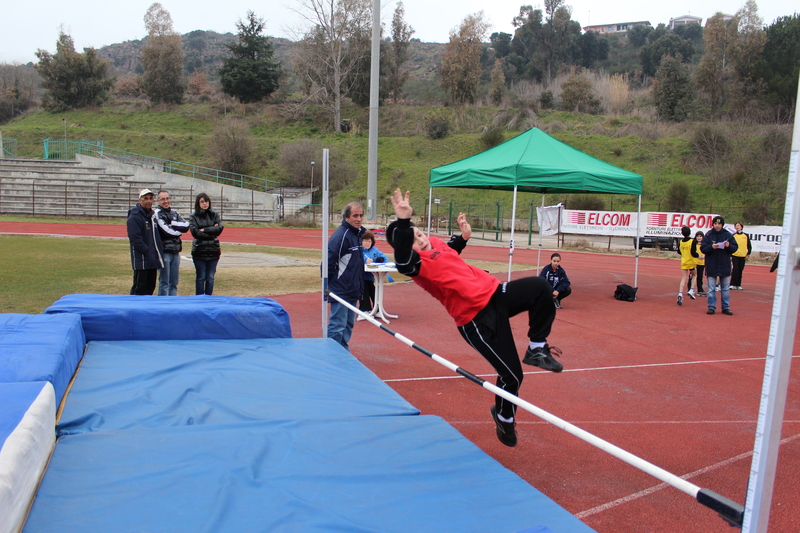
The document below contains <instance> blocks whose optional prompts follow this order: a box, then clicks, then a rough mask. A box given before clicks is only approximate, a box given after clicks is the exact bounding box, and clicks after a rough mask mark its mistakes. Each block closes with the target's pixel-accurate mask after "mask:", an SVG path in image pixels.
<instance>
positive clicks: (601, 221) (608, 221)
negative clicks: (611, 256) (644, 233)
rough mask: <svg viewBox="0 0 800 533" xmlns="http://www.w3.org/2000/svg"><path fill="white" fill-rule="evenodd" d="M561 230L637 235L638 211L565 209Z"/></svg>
mask: <svg viewBox="0 0 800 533" xmlns="http://www.w3.org/2000/svg"><path fill="white" fill-rule="evenodd" d="M561 232H562V233H580V234H584V235H613V236H617V237H635V236H636V213H630V212H620V211H584V210H582V209H564V210H563V211H562V216H561Z"/></svg>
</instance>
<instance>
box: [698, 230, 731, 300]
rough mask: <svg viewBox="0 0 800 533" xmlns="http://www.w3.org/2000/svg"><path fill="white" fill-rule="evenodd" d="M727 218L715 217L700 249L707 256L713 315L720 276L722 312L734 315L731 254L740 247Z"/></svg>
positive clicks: (709, 294) (709, 295) (709, 292)
mask: <svg viewBox="0 0 800 533" xmlns="http://www.w3.org/2000/svg"><path fill="white" fill-rule="evenodd" d="M724 225H725V219H724V218H722V217H721V216H716V217H714V220H713V224H712V227H711V229H710V230H708V231H707V232H706V235H705V237H703V242H702V244H701V245H700V251H701V252H702V253H704V254H705V256H706V277H707V281H708V312H707V314H709V315H713V314H714V313H715V312H716V309H717V291H716V287H717V277H719V285H720V287H721V290H720V291H719V293H720V297H721V298H722V314H723V315H732V314H733V311H731V296H730V284H731V254H732V253H734V252H735V251H736V250H738V249H739V245H738V244H737V243H736V239H734V238H733V235H731V232H730V231H728V230H726V229H725V228H724V227H723V226H724Z"/></svg>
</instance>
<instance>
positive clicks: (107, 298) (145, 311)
mask: <svg viewBox="0 0 800 533" xmlns="http://www.w3.org/2000/svg"><path fill="white" fill-rule="evenodd" d="M44 312H45V313H46V314H57V313H78V314H80V315H81V317H82V318H83V330H84V332H85V334H86V340H87V342H88V341H94V340H103V341H124V340H149V339H156V338H158V339H163V340H192V339H262V338H277V337H285V338H290V337H291V336H292V328H291V325H290V323H289V314H288V313H287V312H286V310H285V309H284V308H283V306H281V305H280V304H279V303H278V302H276V301H275V300H272V299H269V298H241V297H235V296H205V295H202V296H157V297H156V296H128V295H114V294H70V295H67V296H64V297H62V298H61V299H59V300H58V301H57V302H56V303H54V304H53V305H51V306H50V307H48V308H47V309H45V311H44Z"/></svg>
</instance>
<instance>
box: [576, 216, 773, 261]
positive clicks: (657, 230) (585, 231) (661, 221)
mask: <svg viewBox="0 0 800 533" xmlns="http://www.w3.org/2000/svg"><path fill="white" fill-rule="evenodd" d="M716 215H717V214H716V213H707V214H697V213H667V212H660V211H648V212H644V213H642V214H641V219H640V221H641V224H640V225H639V227H640V231H641V233H640V235H641V236H644V235H652V236H658V237H663V236H667V237H676V238H680V237H681V228H682V227H683V226H689V227H690V228H691V230H692V236H694V234H695V233H696V232H698V231H702V232H703V233H706V232H707V231H708V230H710V229H711V228H712V226H713V220H714V217H715V216H716ZM725 229H727V230H728V231H730V232H731V233H734V232H735V230H734V229H733V225H732V224H726V225H725ZM744 230H745V233H747V234H748V236H749V237H750V243H751V246H752V249H753V252H767V253H773V252H778V251H780V245H781V234H782V230H783V228H782V227H781V226H746V227H745V228H744ZM560 231H561V233H577V234H581V235H611V236H614V237H635V236H636V213H631V212H623V211H585V210H581V209H564V210H562V215H561V226H560Z"/></svg>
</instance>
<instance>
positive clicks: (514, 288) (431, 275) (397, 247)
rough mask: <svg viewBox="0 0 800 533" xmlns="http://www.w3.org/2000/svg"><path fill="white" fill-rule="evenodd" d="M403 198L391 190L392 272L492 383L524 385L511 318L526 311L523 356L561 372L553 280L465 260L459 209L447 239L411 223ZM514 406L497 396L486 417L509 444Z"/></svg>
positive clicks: (512, 388) (467, 230) (512, 389)
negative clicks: (468, 350) (554, 339)
mask: <svg viewBox="0 0 800 533" xmlns="http://www.w3.org/2000/svg"><path fill="white" fill-rule="evenodd" d="M408 198H409V193H408V192H406V193H405V196H403V193H402V192H401V191H400V189H397V190H395V191H394V195H393V196H392V204H393V205H394V211H395V214H396V215H397V219H398V220H396V221H394V222H392V223H391V224H389V227H388V228H387V230H386V240H387V241H388V242H389V245H391V246H392V248H394V257H395V263H396V264H397V270H398V272H400V273H401V274H405V275H406V276H409V277H411V279H412V280H413V281H414V283H416V284H417V285H419V286H420V287H422V288H423V289H424V290H425V291H426V292H428V293H429V294H430V295H431V296H433V297H434V298H436V299H437V300H439V301H440V302H441V303H442V305H444V307H445V309H446V310H447V313H448V314H449V315H450V316H451V317H453V319H454V320H455V322H456V326H457V327H458V331H459V333H461V336H462V337H463V338H464V340H466V341H467V343H468V344H469V345H470V346H472V347H473V348H475V350H477V351H478V353H480V354H481V355H482V356H483V357H484V358H485V359H486V360H487V361H488V362H489V363H490V364H491V365H492V367H494V369H495V370H496V371H497V386H498V387H500V388H501V389H503V390H505V391H507V392H509V393H511V394H515V395H516V394H517V393H518V392H519V387H520V385H521V384H522V378H523V372H522V365H521V364H520V360H519V354H518V353H517V347H516V344H515V342H514V336H513V333H512V331H511V324H510V323H509V317H512V316H515V315H517V314H519V313H522V312H524V311H527V312H528V339H529V344H528V349H527V350H526V351H525V358H524V359H523V361H522V362H523V363H526V364H529V365H533V366H538V367H539V368H542V369H545V370H550V371H553V372H561V370H562V369H563V366H562V365H561V363H559V362H558V361H556V360H555V359H554V358H553V354H555V355H560V353H561V351H560V350H559V349H558V348H555V347H552V348H551V347H550V346H548V344H547V336H548V335H549V334H550V329H551V327H552V325H553V320H554V319H555V316H556V308H555V306H553V304H552V299H553V288H552V287H551V286H550V284H549V283H547V281H546V280H545V279H543V278H541V277H539V276H533V277H528V278H522V279H517V280H514V281H509V282H508V283H501V282H500V280H498V279H497V278H496V277H494V276H492V275H491V274H489V273H488V272H486V271H485V270H481V269H479V268H476V267H474V266H471V265H469V264H467V263H466V262H464V260H463V259H461V256H460V254H461V251H462V250H463V249H464V248H465V247H466V246H467V241H468V240H469V238H470V236H471V235H472V228H471V227H470V225H469V223H468V222H467V217H466V216H465V215H464V213H461V214H459V215H458V225H459V227H460V228H461V235H458V236H455V235H454V236H453V237H451V239H450V241H449V242H448V243H445V242H444V241H442V240H440V239H438V238H436V237H428V236H427V235H425V233H423V232H422V231H421V230H420V229H419V228H417V227H416V226H414V225H413V224H412V222H411V215H412V214H413V209H412V208H411V204H410V203H409V201H408ZM515 411H516V405H514V404H513V403H511V402H509V401H507V400H505V399H503V398H502V397H500V396H496V397H495V405H493V406H492V407H491V415H492V419H493V420H494V422H495V427H496V433H497V438H498V439H500V442H502V443H503V444H505V445H506V446H516V444H517V433H516V428H515V425H516V422H515V420H514V414H515Z"/></svg>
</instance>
